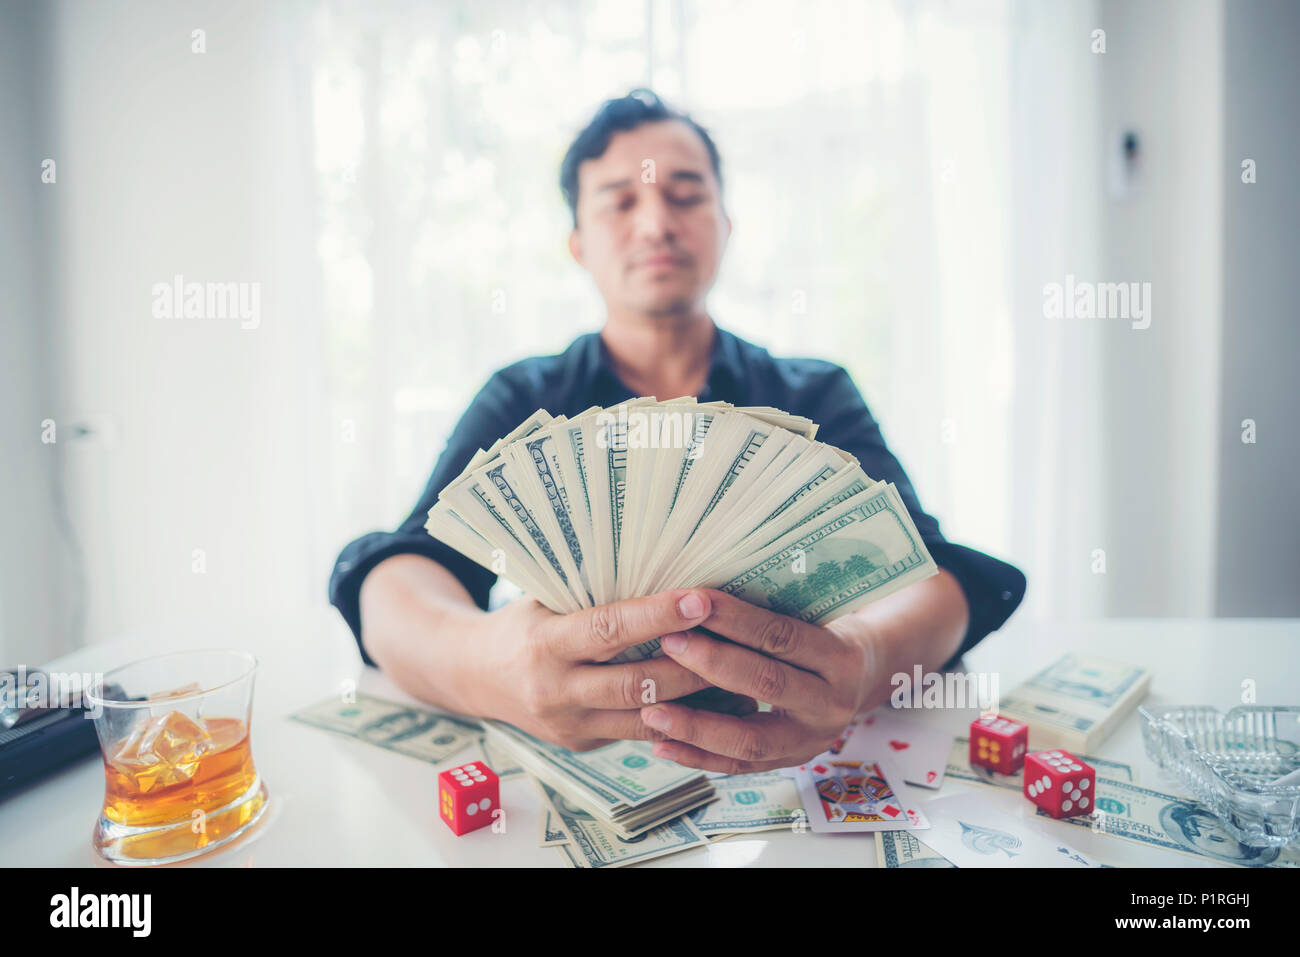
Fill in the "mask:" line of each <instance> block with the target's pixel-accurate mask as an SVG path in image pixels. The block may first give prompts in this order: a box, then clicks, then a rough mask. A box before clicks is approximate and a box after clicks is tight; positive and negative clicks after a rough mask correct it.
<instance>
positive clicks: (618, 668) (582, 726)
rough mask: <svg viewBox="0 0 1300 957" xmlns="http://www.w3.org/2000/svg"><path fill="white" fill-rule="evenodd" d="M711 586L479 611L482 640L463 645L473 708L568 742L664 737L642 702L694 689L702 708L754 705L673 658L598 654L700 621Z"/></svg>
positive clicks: (589, 744)
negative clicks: (560, 610)
mask: <svg viewBox="0 0 1300 957" xmlns="http://www.w3.org/2000/svg"><path fill="white" fill-rule="evenodd" d="M713 594H717V593H714V592H707V591H704V590H701V589H687V588H679V589H674V590H672V591H667V592H662V593H660V594H657V595H650V596H648V597H645V598H631V599H628V600H626V601H620V602H614V603H612V604H609V605H602V606H600V607H598V608H589V609H586V610H584V611H580V612H574V613H573V614H570V615H557V614H555V613H554V612H551V611H549V610H548V609H546V608H545V607H543V606H542V605H541V604H539V603H538V602H536V601H533V600H531V599H520V600H518V601H514V602H511V603H510V604H509V605H506V606H505V607H504V608H501V609H498V610H497V611H494V612H492V613H491V614H490V615H487V616H486V618H487V619H490V621H491V625H490V627H489V628H487V630H486V635H485V640H484V641H483V642H482V643H481V644H479V645H478V646H477V647H474V648H467V649H466V654H467V655H469V656H470V659H469V660H468V661H467V662H466V663H465V667H466V669H467V671H468V673H469V674H470V675H471V676H472V680H473V682H474V684H475V685H476V686H477V690H476V692H475V699H476V700H475V701H474V704H475V711H476V713H478V714H482V715H486V716H488V717H492V718H498V719H500V720H502V721H508V722H509V723H510V724H513V725H515V726H516V727H518V728H521V729H523V730H524V731H527V732H528V733H529V734H532V735H534V736H536V737H538V738H542V739H543V740H546V741H551V742H554V743H556V744H559V745H561V746H562V747H566V748H569V749H570V750H574V751H586V750H590V749H591V748H596V747H600V746H601V745H604V744H609V743H610V742H611V741H614V740H617V739H624V738H635V739H640V740H659V739H662V738H663V737H664V736H663V735H661V734H658V733H656V732H655V731H654V730H653V729H652V728H650V727H649V726H647V725H646V724H645V723H643V722H642V720H641V716H640V714H639V709H640V708H641V707H643V706H644V705H645V704H646V703H647V702H655V701H667V700H672V699H678V698H683V697H685V696H687V695H697V697H693V698H692V699H691V702H692V704H696V705H698V706H700V707H711V708H717V709H718V710H725V711H730V712H732V714H733V715H734V714H743V713H745V712H746V711H752V710H754V707H755V706H754V703H753V702H752V701H746V700H745V699H744V698H737V697H736V696H734V695H726V694H725V693H724V692H719V691H718V689H716V688H713V689H712V690H709V689H710V685H711V682H710V681H709V680H708V679H707V678H706V677H703V676H702V675H700V674H697V673H696V672H694V671H690V670H688V669H687V668H685V667H683V666H682V665H681V664H678V663H677V662H676V661H674V660H673V659H672V658H668V657H662V658H652V659H650V660H647V661H639V662H634V663H627V664H624V663H619V664H605V663H604V662H608V661H609V659H611V658H613V657H614V656H615V655H617V654H618V653H619V652H621V651H623V650H624V649H626V648H630V647H632V646H633V645H636V644H640V643H641V642H643V641H649V640H650V639H652V638H658V637H660V636H661V635H665V634H670V633H675V632H681V631H684V630H687V629H690V628H693V627H695V626H697V625H699V624H700V623H702V622H703V621H704V620H705V619H706V618H708V617H709V615H710V614H711V613H712V611H713V609H712V608H711V607H710V604H709V596H710V595H713ZM701 692H703V694H699V693H701ZM701 713H705V712H701Z"/></svg>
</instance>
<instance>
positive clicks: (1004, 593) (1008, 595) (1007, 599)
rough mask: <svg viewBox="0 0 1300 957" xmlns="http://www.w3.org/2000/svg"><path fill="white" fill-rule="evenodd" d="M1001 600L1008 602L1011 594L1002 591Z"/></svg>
mask: <svg viewBox="0 0 1300 957" xmlns="http://www.w3.org/2000/svg"><path fill="white" fill-rule="evenodd" d="M1002 600H1003V601H1010V600H1011V592H1009V591H1004V592H1003V593H1002Z"/></svg>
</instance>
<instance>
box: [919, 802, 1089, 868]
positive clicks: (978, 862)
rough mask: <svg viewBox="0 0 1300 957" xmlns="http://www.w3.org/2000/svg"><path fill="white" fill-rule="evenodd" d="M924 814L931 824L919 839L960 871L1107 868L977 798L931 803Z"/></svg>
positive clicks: (926, 805)
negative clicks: (967, 868)
mask: <svg viewBox="0 0 1300 957" xmlns="http://www.w3.org/2000/svg"><path fill="white" fill-rule="evenodd" d="M925 813H926V814H927V815H928V816H929V819H930V825H931V826H930V828H929V829H928V830H925V831H918V832H917V834H916V839H917V840H918V841H920V842H921V843H922V844H925V845H926V846H927V847H930V848H932V849H934V850H935V851H937V852H938V853H939V854H942V855H943V856H944V857H946V858H948V860H950V861H952V862H953V863H954V864H956V865H957V866H958V867H1101V866H1102V865H1101V864H1099V863H1098V862H1097V861H1094V860H1093V859H1092V858H1090V857H1085V856H1084V855H1083V854H1081V853H1080V852H1079V851H1077V850H1075V849H1074V848H1073V847H1071V846H1070V845H1068V844H1066V843H1065V842H1064V841H1060V840H1057V839H1056V838H1055V837H1053V836H1052V835H1050V834H1047V833H1044V832H1043V831H1042V830H1040V829H1038V828H1037V827H1035V826H1034V825H1032V824H1029V823H1027V822H1026V821H1023V820H1019V819H1017V818H1015V817H1012V816H1011V815H1009V814H1006V813H1005V812H1003V811H1000V810H998V808H996V807H995V806H994V805H992V804H991V803H989V802H988V801H987V800H986V799H985V798H983V797H981V796H980V795H978V794H971V793H967V794H954V795H952V796H951V797H945V798H935V799H933V800H930V801H926V802H925Z"/></svg>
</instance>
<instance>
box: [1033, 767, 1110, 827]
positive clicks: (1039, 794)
mask: <svg viewBox="0 0 1300 957" xmlns="http://www.w3.org/2000/svg"><path fill="white" fill-rule="evenodd" d="M1096 791H1097V772H1096V771H1094V770H1093V769H1092V768H1091V767H1090V766H1089V765H1088V764H1087V763H1086V762H1084V761H1081V760H1079V759H1078V758H1076V757H1075V756H1074V755H1073V754H1071V753H1070V752H1069V751H1035V752H1034V753H1033V754H1030V755H1026V757H1025V797H1027V798H1029V800H1031V801H1033V802H1034V803H1035V804H1037V805H1038V806H1039V807H1040V808H1042V809H1043V810H1044V811H1046V812H1047V813H1048V814H1050V815H1051V816H1052V817H1055V818H1062V817H1074V816H1075V815H1078V814H1091V813H1092V806H1093V803H1094V802H1093V799H1094V798H1095V797H1096V796H1097V795H1096Z"/></svg>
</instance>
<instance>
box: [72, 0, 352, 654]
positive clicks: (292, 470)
mask: <svg viewBox="0 0 1300 957" xmlns="http://www.w3.org/2000/svg"><path fill="white" fill-rule="evenodd" d="M52 9H53V15H54V35H55V38H56V43H55V48H54V56H53V59H52V61H51V62H50V64H49V69H50V72H51V74H52V75H53V76H55V77H57V78H58V85H57V89H56V96H55V101H54V103H53V105H52V109H51V110H50V119H51V122H52V124H53V137H52V141H53V144H54V145H53V147H52V149H53V150H54V153H53V155H55V156H56V157H57V158H58V163H59V185H58V192H57V202H56V203H55V204H54V206H53V208H52V210H51V217H50V218H51V222H52V229H53V233H52V237H51V239H52V242H53V245H54V247H55V248H56V249H57V250H58V252H59V255H58V258H57V261H56V263H55V270H54V272H53V274H52V275H51V282H50V288H51V290H52V293H53V299H52V302H51V303H50V316H51V319H52V325H53V327H54V329H55V331H56V335H55V340H54V344H53V350H54V355H55V356H56V362H57V371H58V378H59V381H60V382H61V383H62V393H61V397H60V398H61V402H60V406H61V408H62V409H63V410H64V413H65V415H66V416H67V417H70V418H74V419H78V418H86V417H91V419H92V421H99V422H107V423H109V424H110V425H111V426H112V427H113V429H114V430H115V431H116V432H117V433H118V439H117V441H116V443H115V444H111V443H107V442H106V441H105V439H106V438H107V434H106V433H102V434H101V435H100V437H99V438H98V439H97V440H92V441H86V442H82V443H79V444H78V445H77V446H76V447H75V448H73V449H70V450H69V453H70V456H69V459H68V461H67V469H66V482H67V486H68V492H69V498H70V500H71V501H72V502H73V503H74V521H75V523H76V525H77V528H78V529H79V534H80V535H81V536H82V539H83V541H84V543H85V550H86V566H87V569H88V572H89V578H90V581H91V588H90V595H89V612H88V622H89V627H88V632H87V634H86V636H85V638H86V640H87V641H90V642H93V641H97V640H101V639H103V638H106V637H110V636H112V635H114V634H116V633H117V632H119V631H121V630H122V629H125V628H130V629H134V628H137V627H141V626H144V625H152V624H155V623H158V622H174V623H175V626H176V627H184V626H185V625H184V623H185V622H186V621H192V620H194V619H196V618H207V617H217V616H224V615H226V614H227V613H230V612H236V613H240V614H242V615H250V614H251V615H256V614H259V613H261V612H266V613H270V612H272V611H276V610H280V609H283V608H285V607H294V606H299V605H303V606H305V605H307V604H308V603H312V604H320V603H321V601H322V600H323V597H324V590H325V581H326V577H327V575H328V568H329V566H328V563H327V562H326V561H324V560H321V559H319V558H317V557H316V553H314V552H313V551H312V514H313V512H314V511H315V510H317V509H318V508H319V503H316V502H314V501H313V500H312V496H313V495H314V492H313V491H312V490H313V489H314V488H315V485H314V484H313V483H312V482H311V481H310V480H309V476H308V475H307V474H306V469H307V468H308V463H312V462H318V461H320V456H319V455H316V454H313V453H312V452H311V449H312V447H313V444H314V443H319V442H320V441H322V440H323V436H324V435H325V434H326V430H327V428H328V426H327V425H326V423H325V422H324V421H323V417H321V416H319V415H318V414H317V413H318V410H319V409H320V408H321V403H320V402H319V401H317V400H318V396H319V394H320V390H319V389H318V388H314V387H316V386H319V383H316V382H314V381H312V380H311V379H306V380H304V378H303V376H302V375H300V374H299V373H298V372H297V364H298V363H300V362H302V361H303V360H304V356H310V353H311V352H312V350H317V349H319V348H320V346H319V341H320V337H319V335H318V333H317V328H318V327H317V323H318V316H319V302H318V301H317V289H318V281H314V280H312V276H313V274H312V270H313V269H314V268H315V258H314V247H313V242H314V228H313V226H314V224H313V222H312V211H313V206H312V197H313V195H314V182H313V178H312V170H311V169H310V168H309V167H306V168H304V166H305V163H304V161H305V160H306V158H308V157H310V156H311V155H312V153H311V150H310V147H309V146H308V148H306V149H304V148H302V147H301V145H300V143H301V141H302V138H303V137H304V136H308V135H310V119H311V111H310V103H309V102H303V101H301V100H297V99H294V98H293V95H292V94H291V93H290V91H296V90H304V89H309V88H310V85H309V83H305V82H298V81H297V80H296V79H295V82H290V78H291V77H293V74H294V71H297V70H301V69H303V68H304V67H303V58H302V57H300V56H299V54H298V50H299V46H298V45H299V43H300V42H301V37H300V35H296V34H294V33H293V32H292V31H284V30H282V29H281V28H280V25H279V24H278V23H277V22H276V20H275V16H276V14H275V11H276V10H277V9H281V8H280V7H279V6H278V5H262V4H258V3H251V2H238V3H231V4H220V5H218V4H207V5H203V6H178V5H176V4H172V3H165V2H147V3H132V4H130V5H129V6H125V7H124V6H122V5H119V4H100V3H93V2H72V0H66V2H60V3H57V4H54V5H52ZM124 14H129V15H124ZM194 29H203V30H205V31H206V49H207V52H205V53H202V54H198V53H194V52H192V49H191V44H192V38H191V32H192V30H194ZM280 158H284V161H283V162H281V161H280ZM298 164H304V166H300V165H298ZM178 273H179V274H182V275H184V276H185V277H186V278H187V279H190V280H197V281H204V282H207V281H214V282H259V283H261V322H260V326H259V327H258V328H257V329H255V330H246V329H242V328H240V324H239V322H237V321H234V320H220V319H165V318H156V317H155V316H154V315H153V310H152V306H153V293H152V287H153V285H154V284H155V283H159V282H169V281H170V280H171V278H172V277H173V276H174V275H176V274H178ZM309 280H312V281H309ZM310 358H311V361H310V364H309V368H312V369H318V368H320V367H321V364H320V363H319V361H317V359H316V358H315V357H314V356H313V357H310ZM196 549H198V550H202V552H203V564H204V567H205V569H206V570H205V572H204V573H201V574H200V573H196V571H195V557H194V553H195V550H196ZM232 643H234V644H237V643H238V637H237V636H232Z"/></svg>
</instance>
